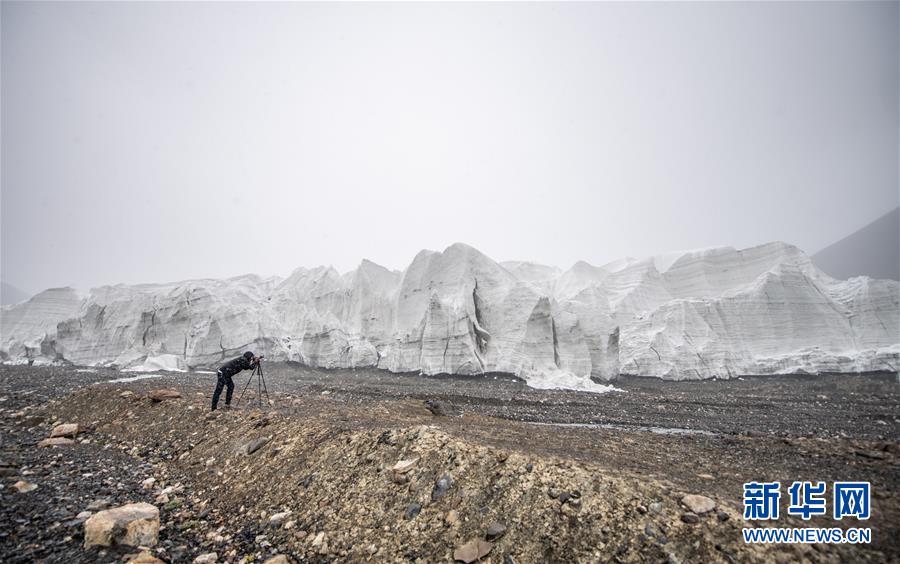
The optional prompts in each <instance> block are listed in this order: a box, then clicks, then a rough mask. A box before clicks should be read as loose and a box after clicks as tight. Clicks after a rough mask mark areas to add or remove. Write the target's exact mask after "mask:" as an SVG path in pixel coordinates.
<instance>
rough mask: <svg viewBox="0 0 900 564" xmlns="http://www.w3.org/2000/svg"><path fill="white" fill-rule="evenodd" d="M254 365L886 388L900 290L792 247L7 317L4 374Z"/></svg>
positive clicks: (297, 279) (275, 287)
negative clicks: (798, 379) (812, 376)
mask: <svg viewBox="0 0 900 564" xmlns="http://www.w3.org/2000/svg"><path fill="white" fill-rule="evenodd" d="M246 349H253V350H255V351H257V352H259V353H265V354H266V355H267V356H268V357H270V358H272V359H276V360H291V361H297V362H302V363H305V364H309V365H313V366H319V367H332V368H337V367H379V368H383V369H387V370H391V371H395V372H403V371H421V372H424V373H426V374H440V373H455V374H480V373H485V372H508V373H514V374H518V375H520V376H521V377H523V378H525V379H526V380H531V381H533V382H534V383H535V385H538V384H540V385H541V386H548V385H552V382H554V381H559V382H566V385H567V386H568V387H578V385H579V384H578V382H581V383H584V384H585V386H589V385H590V379H591V378H593V379H596V380H609V379H611V378H613V377H615V376H616V375H618V374H622V373H626V374H638V375H644V376H658V377H662V378H667V379H694V378H712V377H718V378H730V377H735V376H738V375H748V374H773V373H795V372H808V373H816V372H822V371H851V372H855V371H869V370H896V369H897V368H898V366H900V362H898V358H900V283H898V282H896V281H890V280H872V279H868V278H865V277H861V278H852V279H850V280H844V281H842V280H835V279H832V278H830V277H829V276H827V275H825V274H823V273H822V272H821V271H819V270H818V269H817V268H816V267H815V266H814V265H813V264H812V263H811V262H810V260H809V258H808V257H807V256H806V255H805V254H804V253H802V252H801V251H800V250H799V249H797V248H796V247H793V246H791V245H787V244H784V243H769V244H765V245H760V246H757V247H752V248H749V249H743V250H737V249H733V248H713V249H705V250H699V251H688V252H678V253H669V254H666V255H659V256H655V257H650V258H646V259H632V258H627V259H622V260H619V261H616V262H614V263H610V264H608V265H605V266H594V265H590V264H587V263H584V262H579V263H577V264H575V265H574V266H573V267H572V268H570V269H569V270H567V271H560V270H559V269H556V268H553V267H547V266H543V265H537V264H533V263H526V262H505V263H497V262H495V261H493V260H491V259H490V258H488V257H487V256H485V255H484V254H482V253H480V252H479V251H477V250H476V249H474V248H472V247H469V246H467V245H463V244H455V245H452V246H450V247H448V248H447V249H445V250H444V251H443V252H434V251H422V252H420V253H419V254H418V255H416V257H415V258H414V259H413V261H412V263H411V264H410V265H409V267H407V268H406V270H404V271H403V272H397V271H390V270H388V269H385V268H383V267H381V266H379V265H377V264H374V263H372V262H370V261H363V262H362V263H361V264H360V266H359V267H358V268H357V269H355V270H353V271H351V272H348V273H345V274H340V273H339V272H337V271H336V270H335V269H333V268H331V267H318V268H312V269H308V268H298V269H297V270H295V271H294V272H293V273H291V275H290V276H288V277H287V278H285V279H277V278H260V277H258V276H252V275H250V276H241V277H237V278H231V279H227V280H192V281H186V282H180V283H172V284H146V285H137V286H124V285H119V286H105V287H101V288H95V289H93V290H91V291H90V292H89V293H88V294H87V295H86V296H80V295H78V294H77V293H76V292H75V291H74V290H71V289H56V290H48V291H46V292H43V293H41V294H38V295H37V296H35V297H34V298H32V299H31V300H29V301H28V302H25V303H23V304H19V305H16V306H11V307H4V309H3V310H2V334H0V356H2V357H3V358H4V359H5V360H6V361H9V362H28V361H33V362H56V361H69V362H72V363H76V364H82V365H111V364H115V365H118V366H121V367H133V366H141V365H145V364H146V363H147V362H148V359H151V360H152V359H154V358H168V359H170V360H173V359H177V361H178V362H177V364H178V366H179V367H181V366H187V367H190V366H194V367H196V366H211V365H214V364H216V363H219V362H221V361H222V360H224V359H227V358H229V357H232V356H235V355H237V354H239V353H240V352H242V351H243V350H246ZM573 382H575V383H574V384H573ZM561 385H562V384H561Z"/></svg>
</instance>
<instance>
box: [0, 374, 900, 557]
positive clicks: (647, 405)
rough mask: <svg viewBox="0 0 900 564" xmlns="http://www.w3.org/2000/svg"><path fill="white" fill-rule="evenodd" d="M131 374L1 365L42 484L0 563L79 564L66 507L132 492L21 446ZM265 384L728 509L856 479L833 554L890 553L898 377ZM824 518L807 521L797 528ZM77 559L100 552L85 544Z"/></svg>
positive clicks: (278, 391)
mask: <svg viewBox="0 0 900 564" xmlns="http://www.w3.org/2000/svg"><path fill="white" fill-rule="evenodd" d="M133 376H136V375H134V374H123V373H119V372H117V371H114V370H106V369H99V370H95V371H84V370H83V369H82V370H81V371H79V370H75V369H63V368H30V367H10V366H0V417H2V419H0V422H2V433H3V434H2V443H0V466H3V465H5V466H4V467H6V468H10V469H12V470H9V471H7V474H8V475H9V476H13V475H15V476H16V477H22V476H21V474H22V473H23V472H28V471H29V467H32V468H33V470H31V471H33V472H35V474H33V475H34V476H36V478H35V479H38V478H40V480H41V481H42V482H44V485H45V488H44V489H45V493H46V496H45V497H43V498H42V497H40V496H37V497H35V499H37V500H39V501H40V500H43V501H40V502H39V503H37V504H32V505H34V508H30V509H29V508H28V507H26V506H25V505H23V503H24V502H23V501H22V500H21V498H20V497H16V496H14V495H13V494H11V493H9V490H8V489H5V490H4V492H3V494H2V495H3V505H4V508H3V509H2V511H3V514H2V517H3V524H2V527H0V555H2V559H3V560H4V561H21V562H25V561H33V560H35V559H39V558H45V559H47V561H63V560H66V559H69V560H68V561H90V558H86V557H85V555H84V554H83V553H81V552H79V551H78V549H77V547H76V546H75V545H77V543H78V534H79V527H78V525H77V524H75V523H74V516H75V514H77V513H78V512H80V511H81V509H83V506H84V505H85V504H86V503H88V502H89V500H90V499H96V498H104V497H105V498H111V499H110V501H111V502H112V503H116V502H117V501H118V500H119V498H122V499H124V498H129V499H132V498H134V496H135V495H137V496H140V495H144V494H142V493H141V492H139V491H135V490H134V488H133V484H134V482H135V479H134V476H137V475H141V473H142V472H146V467H145V466H142V465H146V461H145V460H143V459H142V458H141V457H140V456H137V457H134V456H132V457H129V456H125V455H123V454H122V453H121V452H118V451H112V450H110V449H107V452H109V453H110V457H111V458H110V460H109V462H110V463H109V464H108V465H107V464H99V465H98V463H97V462H96V461H97V457H98V456H101V457H102V456H105V454H103V453H98V452H97V451H98V449H96V448H95V449H93V450H92V447H91V445H90V444H86V445H77V447H76V449H82V450H85V454H84V460H83V461H82V462H79V460H78V454H77V453H78V452H79V451H78V450H73V451H71V452H72V453H73V454H74V459H72V458H69V457H66V459H62V458H60V453H58V452H52V450H46V449H44V450H38V449H35V448H34V447H33V446H32V445H33V444H34V443H35V442H37V440H39V439H40V438H43V437H45V436H46V425H47V421H46V420H45V419H46V414H45V413H44V412H42V411H41V408H40V406H41V405H42V404H45V403H46V402H47V401H48V400H51V399H60V398H65V397H66V396H67V395H68V394H70V393H72V392H74V391H78V390H84V389H87V388H90V387H91V386H92V385H93V384H97V383H103V382H108V381H110V380H114V379H119V378H123V377H126V378H128V377H133ZM264 377H265V385H266V388H267V389H268V392H269V398H270V399H271V400H272V405H271V407H269V408H267V409H268V410H270V411H272V412H274V413H278V414H280V415H283V416H284V417H286V418H303V417H317V418H321V419H325V420H328V421H332V422H334V425H336V427H337V428H339V429H343V430H365V429H371V428H376V427H391V426H395V427H398V428H399V427H403V426H408V425H414V424H419V423H422V422H423V421H428V422H430V423H434V424H437V425H438V426H439V428H440V429H441V430H442V431H444V432H447V433H449V434H450V435H452V436H456V437H459V438H461V439H464V440H466V441H470V442H472V443H476V444H481V445H486V446H489V447H491V448H503V449H509V450H510V451H512V452H519V453H523V454H524V455H528V456H540V457H555V458H557V457H558V458H561V459H570V460H573V461H579V462H583V463H585V464H590V465H595V466H597V467H599V468H603V469H605V470H607V471H609V472H615V473H617V474H621V475H624V476H631V477H634V478H636V479H640V480H648V481H653V482H654V483H656V482H658V483H661V484H664V485H665V487H667V488H671V489H673V490H677V491H684V492H696V493H702V494H703V495H707V496H710V497H714V498H715V499H717V500H722V502H723V503H726V504H729V505H730V506H732V507H737V508H739V507H740V505H741V486H742V484H743V483H744V482H747V481H764V480H780V481H781V482H782V483H790V482H791V481H794V480H811V481H826V482H829V483H830V482H832V481H835V480H851V481H869V482H871V483H872V488H873V501H872V504H873V509H872V513H873V518H872V519H871V520H870V521H869V522H867V523H866V525H867V526H871V527H872V528H873V530H874V532H875V533H874V536H875V538H874V543H873V545H872V546H871V547H857V548H849V547H842V548H841V550H842V551H843V552H840V553H838V557H840V558H841V559H847V558H851V557H852V558H853V559H855V558H862V557H865V558H871V559H873V560H875V561H878V560H896V559H897V558H900V540H898V539H900V526H898V525H897V523H900V495H898V492H900V446H898V439H900V384H898V380H897V375H896V374H870V375H841V374H835V375H822V376H816V377H798V376H783V377H782V376H779V377H745V378H742V379H739V380H731V381H704V382H664V381H660V380H656V379H641V378H628V379H622V380H619V381H617V382H615V383H614V384H615V386H616V387H618V388H619V389H621V390H622V391H621V392H613V393H608V394H600V395H598V394H589V393H583V392H572V391H560V390H556V391H548V390H535V389H532V388H528V387H527V386H525V385H524V384H523V383H522V382H521V381H519V380H517V379H515V378H512V377H510V376H507V375H491V376H489V377H484V378H481V377H478V378H470V377H465V378H463V377H421V376H418V375H406V374H404V375H396V374H388V373H384V372H379V371H371V370H358V371H353V370H335V371H328V370H316V369H309V368H304V367H298V366H294V365H284V364H271V365H266V370H265V375H264ZM248 380H249V374H248V373H244V375H243V376H239V377H237V378H236V379H235V382H236V384H237V389H236V391H235V402H234V403H235V404H236V406H237V408H238V409H237V412H241V411H244V410H248V409H250V408H251V407H252V406H254V405H258V403H257V398H256V397H255V396H256V394H255V391H256V387H257V381H256V380H255V379H253V380H252V381H251V382H250V383H251V386H250V387H249V388H248V391H247V392H246V395H245V396H244V398H243V400H242V401H241V402H238V401H237V399H238V397H239V396H240V394H241V392H242V391H243V388H244V386H245V384H246V383H247V382H248ZM214 383H215V376H214V375H213V374H197V373H191V374H181V375H173V374H168V375H161V376H159V377H155V378H148V379H140V380H136V381H133V382H127V381H126V382H119V383H114V384H101V385H100V386H99V387H98V389H100V390H106V389H108V388H109V389H113V390H119V389H131V390H135V391H137V392H141V391H146V390H148V389H152V388H158V387H168V388H173V389H177V390H180V391H181V392H182V394H183V396H184V397H185V398H189V399H190V400H191V401H192V402H194V404H195V406H196V408H197V409H201V410H205V406H206V404H207V403H208V401H209V397H210V396H211V393H212V389H213V387H214ZM260 384H261V382H260ZM91 389H93V388H91ZM425 400H431V401H432V402H435V403H436V404H437V409H438V410H439V411H441V412H444V413H446V416H443V417H434V416H433V415H432V414H431V413H430V412H429V410H428V409H427V407H426V406H425V404H424V402H425ZM242 404H243V405H242ZM98 419H100V417H99V416H98ZM113 457H122V458H113ZM82 465H83V468H82ZM95 467H96V468H95ZM85 475H88V476H87V477H85ZM8 479H11V478H8ZM5 480H6V478H5ZM53 484H55V485H53ZM128 484H131V485H128ZM118 485H122V487H121V488H119V487H118ZM40 491H41V490H38V492H40ZM35 493H37V492H35ZM784 497H785V498H786V497H787V496H786V495H785V496H784ZM783 501H785V502H786V500H783ZM787 523H789V521H788V522H787ZM835 524H836V523H835V522H834V521H832V520H830V519H824V518H818V519H814V520H813V521H811V522H809V523H806V524H805V525H807V526H834V525H835ZM795 525H796V524H795ZM841 525H842V526H846V525H847V523H846V522H845V523H841ZM783 526H789V525H787V524H786V525H783ZM28 531H32V532H33V533H34V534H29V533H28ZM167 535H169V536H167V541H168V542H169V544H170V546H171V548H172V552H170V554H169V557H170V558H169V559H171V560H174V561H179V558H181V557H183V555H184V554H188V553H190V552H191V544H190V543H191V541H190V540H185V539H182V538H179V536H178V532H177V530H174V531H171V532H170V533H167ZM67 537H69V538H70V540H68V541H66V540H65V539H66V538H67ZM51 539H52V540H51ZM67 545H72V547H71V548H66V546H67ZM179 547H181V548H179ZM848 551H849V552H848ZM812 554H813V556H809V555H807V556H806V557H807V558H810V559H813V560H816V559H817V558H816V557H815V556H816V555H819V556H822V557H823V559H825V560H827V559H828V558H824V557H825V556H829V557H830V556H834V554H829V553H828V551H827V550H821V551H818V552H816V551H814V552H813V553H812ZM76 555H80V556H76ZM173 555H174V556H173ZM91 556H92V557H97V558H100V555H99V554H98V553H96V552H95V553H91ZM73 559H74V560H73ZM602 560H606V559H605V558H604V559H602Z"/></svg>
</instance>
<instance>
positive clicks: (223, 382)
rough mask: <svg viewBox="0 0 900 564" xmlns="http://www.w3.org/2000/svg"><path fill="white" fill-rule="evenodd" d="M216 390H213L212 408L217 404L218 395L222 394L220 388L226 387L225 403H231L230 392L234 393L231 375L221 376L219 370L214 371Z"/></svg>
mask: <svg viewBox="0 0 900 564" xmlns="http://www.w3.org/2000/svg"><path fill="white" fill-rule="evenodd" d="M216 376H217V381H216V391H215V392H213V401H212V408H213V409H215V408H216V406H217V405H219V396H221V395H222V388H225V387H227V388H228V389H227V390H226V391H225V405H231V394H233V393H234V381H232V379H231V376H223V375H222V373H221V372H216Z"/></svg>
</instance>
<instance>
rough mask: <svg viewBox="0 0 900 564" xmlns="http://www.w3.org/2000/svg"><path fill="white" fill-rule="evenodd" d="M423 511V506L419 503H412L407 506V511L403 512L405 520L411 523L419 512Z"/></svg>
mask: <svg viewBox="0 0 900 564" xmlns="http://www.w3.org/2000/svg"><path fill="white" fill-rule="evenodd" d="M420 511H422V505H421V504H419V503H415V502H413V503H410V504H409V505H407V506H406V511H404V512H403V518H404V519H406V520H407V521H409V520H410V519H413V518H415V516H416V515H418V514H419V512H420Z"/></svg>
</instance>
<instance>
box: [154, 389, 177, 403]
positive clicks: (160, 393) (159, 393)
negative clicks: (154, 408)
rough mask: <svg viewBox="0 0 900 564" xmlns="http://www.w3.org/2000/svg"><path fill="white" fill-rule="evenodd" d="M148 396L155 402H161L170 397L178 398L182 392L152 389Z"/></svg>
mask: <svg viewBox="0 0 900 564" xmlns="http://www.w3.org/2000/svg"><path fill="white" fill-rule="evenodd" d="M147 397H148V398H150V399H151V400H152V401H154V402H161V401H165V400H170V399H178V398H180V397H181V393H180V392H179V391H178V390H166V389H159V390H151V391H150V393H149V394H147Z"/></svg>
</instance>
